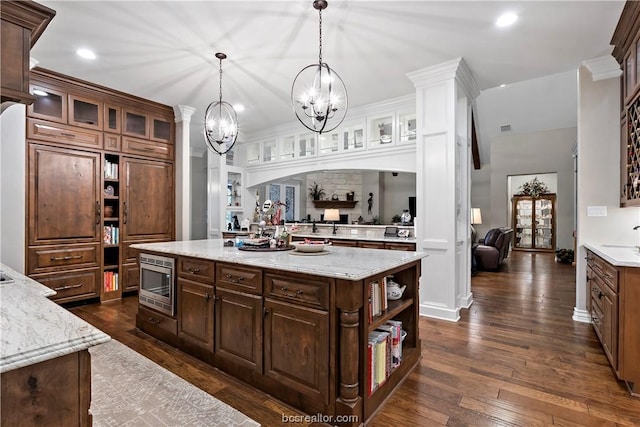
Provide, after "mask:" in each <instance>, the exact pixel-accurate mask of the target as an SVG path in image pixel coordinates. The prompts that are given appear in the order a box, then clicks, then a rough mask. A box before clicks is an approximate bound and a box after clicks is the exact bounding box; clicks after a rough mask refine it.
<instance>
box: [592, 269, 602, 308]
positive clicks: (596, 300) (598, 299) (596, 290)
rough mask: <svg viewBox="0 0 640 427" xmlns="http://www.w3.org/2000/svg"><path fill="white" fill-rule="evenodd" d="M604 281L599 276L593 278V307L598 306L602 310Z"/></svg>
mask: <svg viewBox="0 0 640 427" xmlns="http://www.w3.org/2000/svg"><path fill="white" fill-rule="evenodd" d="M601 288H602V282H601V281H600V279H599V278H598V277H592V278H591V307H592V308H593V307H598V309H599V310H600V311H601V312H602V298H603V297H604V293H603V292H602V289H601Z"/></svg>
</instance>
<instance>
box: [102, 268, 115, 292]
mask: <svg viewBox="0 0 640 427" xmlns="http://www.w3.org/2000/svg"><path fill="white" fill-rule="evenodd" d="M103 289H104V291H105V292H113V291H117V290H118V273H117V272H115V271H105V272H104V283H103Z"/></svg>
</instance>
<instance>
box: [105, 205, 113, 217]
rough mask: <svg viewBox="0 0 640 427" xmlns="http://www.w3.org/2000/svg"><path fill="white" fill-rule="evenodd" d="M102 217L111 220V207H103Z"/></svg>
mask: <svg viewBox="0 0 640 427" xmlns="http://www.w3.org/2000/svg"><path fill="white" fill-rule="evenodd" d="M104 216H105V217H106V218H111V217H112V216H113V206H109V205H107V206H105V207H104Z"/></svg>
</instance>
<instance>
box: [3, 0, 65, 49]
mask: <svg viewBox="0 0 640 427" xmlns="http://www.w3.org/2000/svg"><path fill="white" fill-rule="evenodd" d="M54 16H56V11H55V10H53V9H49V8H48V7H46V6H43V5H41V4H38V3H36V2H34V1H2V2H0V18H2V20H3V21H8V22H11V23H14V24H16V25H19V26H21V27H24V28H28V29H29V30H30V31H31V40H30V47H33V45H34V44H35V43H36V42H37V41H38V39H39V38H40V36H41V35H42V33H43V32H44V30H45V29H46V28H47V26H48V25H49V23H50V22H51V20H52V19H53V17H54Z"/></svg>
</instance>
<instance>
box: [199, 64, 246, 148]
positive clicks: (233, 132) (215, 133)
mask: <svg viewBox="0 0 640 427" xmlns="http://www.w3.org/2000/svg"><path fill="white" fill-rule="evenodd" d="M216 58H218V60H219V61H220V87H219V90H220V91H219V98H218V101H216V102H212V103H211V104H209V106H208V107H207V111H205V113H204V137H205V141H206V143H207V146H208V147H209V149H210V150H211V151H214V152H216V153H218V154H220V155H223V154H226V153H227V152H229V150H231V148H232V147H233V145H234V144H235V143H236V138H237V137H238V116H237V115H236V110H234V108H233V106H231V104H229V103H228V102H225V101H223V100H222V60H223V59H226V58H227V55H226V54H224V53H221V52H218V53H216Z"/></svg>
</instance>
